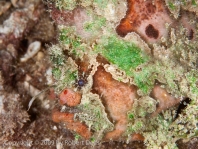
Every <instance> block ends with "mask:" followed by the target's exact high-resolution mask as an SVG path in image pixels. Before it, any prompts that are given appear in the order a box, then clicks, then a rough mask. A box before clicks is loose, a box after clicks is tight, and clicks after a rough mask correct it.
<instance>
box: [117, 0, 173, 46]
mask: <svg viewBox="0 0 198 149" xmlns="http://www.w3.org/2000/svg"><path fill="white" fill-rule="evenodd" d="M172 22H173V21H172V19H171V18H170V16H169V15H168V12H167V9H166V8H165V5H164V2H163V1H162V0H155V1H154V3H153V1H152V0H147V1H144V0H128V11H127V13H126V16H125V18H123V19H122V20H121V22H120V24H119V25H118V26H117V28H116V31H117V33H118V34H119V35H120V36H126V35H127V34H128V33H129V32H137V33H138V34H139V35H141V36H142V38H143V39H144V40H146V41H148V42H150V43H153V42H156V41H159V39H160V38H161V37H162V36H164V37H166V36H167V35H168V32H167V29H166V26H165V25H166V23H169V24H171V23H172Z"/></svg>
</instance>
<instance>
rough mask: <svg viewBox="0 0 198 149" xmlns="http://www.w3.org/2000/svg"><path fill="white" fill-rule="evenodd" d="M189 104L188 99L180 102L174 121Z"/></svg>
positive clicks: (189, 100)
mask: <svg viewBox="0 0 198 149" xmlns="http://www.w3.org/2000/svg"><path fill="white" fill-rule="evenodd" d="M190 102H191V99H190V98H185V99H184V100H182V101H181V102H180V104H179V106H178V108H177V111H176V115H175V118H174V120H175V119H177V118H178V117H179V115H180V114H181V113H182V112H183V111H184V110H185V109H186V107H187V106H188V104H190Z"/></svg>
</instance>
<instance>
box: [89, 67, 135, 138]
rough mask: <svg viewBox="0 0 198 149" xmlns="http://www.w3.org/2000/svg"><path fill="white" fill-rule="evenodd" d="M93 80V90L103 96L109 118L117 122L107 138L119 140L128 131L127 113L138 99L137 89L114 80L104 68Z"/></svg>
mask: <svg viewBox="0 0 198 149" xmlns="http://www.w3.org/2000/svg"><path fill="white" fill-rule="evenodd" d="M93 78H94V84H93V89H94V90H95V91H96V92H97V93H98V94H99V95H101V97H102V101H103V103H104V104H105V106H106V109H107V111H108V113H109V116H110V117H111V118H112V120H113V122H115V129H114V130H113V131H111V132H108V133H107V134H106V136H105V138H106V139H118V138H119V137H120V136H121V135H122V134H123V133H124V132H125V131H126V127H127V126H126V125H127V112H128V111H129V110H130V109H131V108H132V105H133V102H134V100H135V99H136V98H137V92H136V91H137V88H136V87H135V86H131V85H128V84H125V83H122V82H119V81H117V80H115V79H113V78H112V75H111V74H110V73H108V72H106V71H105V69H104V68H103V67H102V66H99V67H98V69H97V71H96V73H95V74H94V76H93Z"/></svg>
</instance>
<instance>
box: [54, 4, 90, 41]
mask: <svg viewBox="0 0 198 149" xmlns="http://www.w3.org/2000/svg"><path fill="white" fill-rule="evenodd" d="M51 17H52V19H53V20H54V21H55V22H56V23H57V24H58V25H66V26H75V28H76V32H77V33H78V35H80V36H82V37H86V38H88V37H90V36H91V34H90V33H87V32H86V31H85V30H84V23H85V22H86V21H90V19H91V18H90V16H88V15H87V13H86V11H85V9H83V8H81V7H77V8H75V9H74V10H58V9H57V8H54V7H52V9H51Z"/></svg>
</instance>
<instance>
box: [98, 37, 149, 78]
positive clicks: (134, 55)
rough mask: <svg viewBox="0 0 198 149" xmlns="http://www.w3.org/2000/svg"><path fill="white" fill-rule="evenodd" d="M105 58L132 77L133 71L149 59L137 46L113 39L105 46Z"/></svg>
mask: <svg viewBox="0 0 198 149" xmlns="http://www.w3.org/2000/svg"><path fill="white" fill-rule="evenodd" d="M102 54H103V56H104V57H105V58H106V59H107V60H108V61H109V62H111V63H113V64H115V65H117V66H118V67H119V68H120V69H122V70H124V71H125V72H126V74H127V75H129V76H131V75H132V70H133V69H135V68H136V67H137V66H139V65H140V64H143V63H145V62H146V61H147V60H148V57H146V55H144V54H143V52H142V51H141V49H140V48H139V47H137V46H136V45H135V44H133V43H130V42H126V41H123V40H119V39H117V38H114V37H111V38H109V40H108V43H107V44H106V45H104V50H103V51H102Z"/></svg>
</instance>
